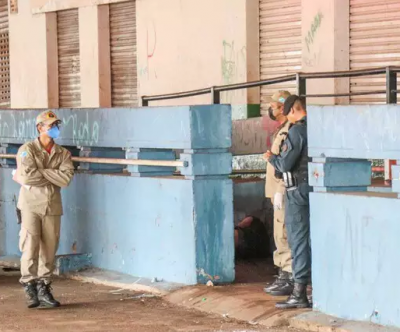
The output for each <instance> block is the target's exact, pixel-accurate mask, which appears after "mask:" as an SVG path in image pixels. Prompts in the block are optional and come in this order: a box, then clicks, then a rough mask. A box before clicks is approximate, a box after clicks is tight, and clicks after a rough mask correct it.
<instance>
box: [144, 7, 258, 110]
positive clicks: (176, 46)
mask: <svg viewBox="0 0 400 332" xmlns="http://www.w3.org/2000/svg"><path fill="white" fill-rule="evenodd" d="M247 2H248V3H249V4H250V6H253V7H254V4H255V3H258V0H218V1H216V0H202V1H198V0H185V1H181V0H170V1H165V0H146V1H138V2H137V13H138V15H137V31H138V77H139V92H140V94H141V95H152V94H163V93H169V92H179V91H185V90H191V89H199V88H204V87H209V86H213V85H221V84H230V83H237V82H245V81H247V79H248V77H251V79H254V78H255V77H257V76H258V75H257V68H258V65H257V63H256V64H255V66H254V63H253V67H252V68H251V66H250V67H249V73H248V60H247V59H248V52H249V51H248V45H247V38H248V35H247V20H248V19H249V12H248V10H251V9H249V8H250V7H248V6H249V4H247ZM256 10H257V7H256ZM251 17H252V16H251V15H250V18H251ZM256 18H257V13H253V19H254V20H255V23H257V20H256ZM254 28H255V32H254V34H255V35H256V37H257V28H258V26H257V24H256V25H255V26H254ZM252 42H253V44H252V45H254V40H253V41H252ZM252 51H254V50H252ZM255 52H256V53H257V52H258V50H255ZM250 57H253V59H254V55H250ZM256 59H257V58H256ZM253 99H254V100H256V98H253ZM222 101H223V102H226V103H236V104H246V103H247V101H248V97H247V92H246V91H245V90H240V91H236V92H229V93H224V94H223V98H222ZM190 102H191V103H209V102H210V96H209V95H206V96H199V97H195V98H192V99H191V100H190ZM167 103H168V104H182V103H185V104H187V103H188V100H187V99H186V100H185V99H180V100H172V101H168V102H166V101H163V102H162V104H164V105H165V104H167ZM155 104H156V103H154V105H155Z"/></svg>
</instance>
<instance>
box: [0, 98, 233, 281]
mask: <svg viewBox="0 0 400 332" xmlns="http://www.w3.org/2000/svg"><path fill="white" fill-rule="evenodd" d="M38 113H39V110H24V111H21V110H18V111H17V110H1V111H0V143H6V144H16V145H18V144H22V143H24V142H26V141H27V140H31V139H33V138H35V137H36V129H35V116H36V115H37V114H38ZM56 113H57V115H58V116H59V118H60V119H62V121H63V127H62V131H61V132H62V136H61V137H60V139H58V140H57V143H59V144H61V145H64V146H69V147H85V150H84V151H81V152H85V153H86V152H88V151H89V150H88V148H90V149H91V150H95V154H96V153H97V152H96V151H98V150H100V151H104V149H103V148H115V151H121V149H126V148H128V149H127V151H128V152H127V156H126V157H127V158H134V156H133V154H132V151H133V150H132V149H131V148H135V149H153V150H151V151H154V149H168V151H170V150H172V149H184V151H185V157H187V158H188V165H187V166H186V167H183V168H181V171H182V174H184V175H185V176H186V177H180V178H178V177H172V176H170V177H157V178H155V177H154V178H149V177H138V176H133V177H130V176H126V175H122V174H118V175H105V174H104V175H100V174H97V175H91V174H84V173H80V174H76V176H75V178H74V180H73V182H72V184H71V186H70V187H68V188H67V189H65V190H63V191H62V195H63V203H64V213H65V215H64V218H63V222H62V236H61V243H60V249H59V252H58V254H61V255H66V254H71V253H84V254H91V255H92V256H91V257H92V263H93V265H94V266H96V267H99V268H103V269H109V270H114V271H118V272H123V273H127V274H131V275H134V276H138V277H147V278H154V277H157V278H160V279H164V280H166V281H171V282H179V283H185V284H196V283H198V282H206V281H207V280H210V279H211V280H214V282H220V283H223V282H231V281H233V280H234V242H233V228H234V224H233V189H232V181H231V180H229V178H228V174H229V173H230V170H231V163H232V156H231V154H230V153H228V149H229V148H230V146H231V136H232V121H231V108H230V106H226V105H211V106H210V105H206V106H193V107H192V106H182V107H159V108H138V109H115V108H113V109H84V110H70V109H62V110H57V111H56ZM1 148H2V149H3V150H6V151H7V152H13V151H8V149H10V147H8V148H7V149H5V148H3V147H1ZM11 148H15V146H13V147H11ZM98 148H100V149H98ZM10 150H11V149H10ZM134 151H139V150H134ZM140 151H142V150H140ZM3 152H4V151H3ZM14 152H15V151H14ZM75 152H76V151H75ZM142 152H143V151H142ZM142 152H140V153H142ZM143 153H144V152H143ZM135 158H136V157H135ZM160 159H165V158H164V157H163V158H160ZM130 170H132V169H130ZM135 175H138V174H135ZM140 175H141V176H145V175H147V174H146V173H142V174H140ZM152 175H154V174H152ZM0 182H1V183H2V186H1V189H0V243H2V246H3V248H2V251H3V253H2V254H8V255H12V254H19V251H18V230H19V226H18V225H17V224H16V217H15V203H16V198H17V193H18V190H19V186H18V185H17V184H16V183H14V182H13V181H12V179H11V169H10V168H2V169H0ZM4 225H5V226H4ZM2 227H3V228H2ZM4 228H5V231H3V232H2V231H1V230H2V229H4ZM0 249H1V246H0ZM4 251H5V252H4Z"/></svg>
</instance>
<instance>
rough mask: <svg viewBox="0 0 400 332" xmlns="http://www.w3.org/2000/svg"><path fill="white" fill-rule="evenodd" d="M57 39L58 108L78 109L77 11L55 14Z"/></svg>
mask: <svg viewBox="0 0 400 332" xmlns="http://www.w3.org/2000/svg"><path fill="white" fill-rule="evenodd" d="M57 38H58V79H59V104H60V107H80V106H81V69H80V59H79V13H78V10H77V9H71V10H64V11H59V12H57Z"/></svg>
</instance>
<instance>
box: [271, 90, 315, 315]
mask: <svg viewBox="0 0 400 332" xmlns="http://www.w3.org/2000/svg"><path fill="white" fill-rule="evenodd" d="M283 114H284V115H286V116H287V118H288V120H289V121H290V123H291V126H290V128H289V132H288V136H287V138H286V140H285V141H284V143H283V145H282V148H281V152H280V154H279V155H274V154H272V153H271V152H267V158H268V162H269V163H271V164H272V166H274V168H275V170H276V171H277V172H281V173H282V176H283V180H284V182H285V187H286V196H285V199H286V201H285V204H286V211H285V225H286V229H287V236H288V242H289V247H290V250H291V252H292V260H293V261H292V269H293V279H294V289H293V292H292V294H291V295H290V297H289V298H288V299H287V301H285V302H279V303H277V304H276V307H277V308H279V309H293V308H307V307H309V306H310V304H309V301H308V298H307V285H308V283H309V281H310V277H311V247H310V206H309V192H310V191H311V187H310V186H309V185H308V161H309V158H308V147H307V112H306V106H305V101H304V99H303V98H300V97H298V96H296V95H292V96H290V97H288V98H287V99H286V101H285V104H284V111H283Z"/></svg>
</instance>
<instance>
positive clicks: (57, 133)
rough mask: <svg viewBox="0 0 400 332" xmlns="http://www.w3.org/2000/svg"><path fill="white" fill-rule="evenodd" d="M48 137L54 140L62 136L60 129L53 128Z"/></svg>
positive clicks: (48, 132)
mask: <svg viewBox="0 0 400 332" xmlns="http://www.w3.org/2000/svg"><path fill="white" fill-rule="evenodd" d="M47 135H49V137H50V138H52V139H56V138H58V137H59V136H60V129H59V128H58V127H57V126H54V127H51V128H50V129H49V130H48V131H47Z"/></svg>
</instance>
